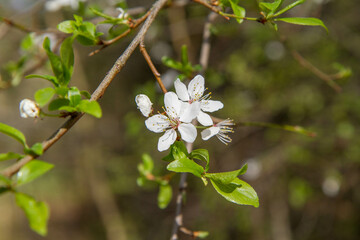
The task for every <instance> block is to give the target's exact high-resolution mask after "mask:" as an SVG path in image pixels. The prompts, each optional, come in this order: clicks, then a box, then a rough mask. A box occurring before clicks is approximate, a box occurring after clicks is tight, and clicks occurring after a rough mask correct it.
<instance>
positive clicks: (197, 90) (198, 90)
mask: <svg viewBox="0 0 360 240" xmlns="http://www.w3.org/2000/svg"><path fill="white" fill-rule="evenodd" d="M204 90H205V80H204V78H203V77H202V76H201V75H197V76H196V77H194V78H193V80H191V81H190V83H189V86H188V91H189V95H190V97H191V99H194V100H198V99H199V98H201V97H202V95H203V94H204Z"/></svg>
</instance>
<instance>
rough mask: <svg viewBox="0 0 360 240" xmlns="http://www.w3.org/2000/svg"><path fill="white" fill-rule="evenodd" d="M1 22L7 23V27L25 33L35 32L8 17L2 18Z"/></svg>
mask: <svg viewBox="0 0 360 240" xmlns="http://www.w3.org/2000/svg"><path fill="white" fill-rule="evenodd" d="M0 20H1V21H3V22H4V23H6V24H7V25H9V26H10V27H14V28H16V29H19V30H21V31H23V32H26V33H31V32H34V31H33V30H31V29H30V28H28V27H25V26H23V25H21V24H19V23H16V22H14V21H12V20H10V19H8V18H6V17H0Z"/></svg>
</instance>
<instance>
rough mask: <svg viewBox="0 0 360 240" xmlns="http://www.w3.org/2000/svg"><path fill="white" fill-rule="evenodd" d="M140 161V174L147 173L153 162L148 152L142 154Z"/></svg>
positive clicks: (150, 170) (152, 166)
mask: <svg viewBox="0 0 360 240" xmlns="http://www.w3.org/2000/svg"><path fill="white" fill-rule="evenodd" d="M141 158H142V161H143V162H142V163H140V164H139V165H138V170H139V172H140V173H141V174H143V175H147V174H149V173H151V172H152V170H153V169H154V162H153V160H152V158H151V157H150V155H149V154H143V155H142V157H141Z"/></svg>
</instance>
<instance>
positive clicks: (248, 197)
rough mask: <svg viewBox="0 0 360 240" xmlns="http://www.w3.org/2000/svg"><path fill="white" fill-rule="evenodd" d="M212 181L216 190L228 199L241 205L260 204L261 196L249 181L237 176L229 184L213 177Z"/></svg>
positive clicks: (256, 205) (255, 205)
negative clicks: (259, 196)
mask: <svg viewBox="0 0 360 240" xmlns="http://www.w3.org/2000/svg"><path fill="white" fill-rule="evenodd" d="M210 181H211V183H212V185H213V187H214V188H215V190H216V191H217V192H218V193H219V194H220V195H221V196H223V197H224V198H225V199H226V200H228V201H230V202H233V203H236V204H241V205H251V206H254V207H258V206H259V198H258V196H257V194H256V192H255V190H254V189H253V188H252V187H251V186H250V185H249V184H248V183H246V182H244V181H242V180H240V179H238V178H235V179H234V180H233V181H232V182H231V183H229V184H224V183H222V182H220V181H215V180H212V179H210Z"/></svg>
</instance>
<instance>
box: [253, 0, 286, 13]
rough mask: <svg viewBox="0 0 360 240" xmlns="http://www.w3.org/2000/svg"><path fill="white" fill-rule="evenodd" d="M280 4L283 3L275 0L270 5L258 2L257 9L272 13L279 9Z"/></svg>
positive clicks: (280, 0) (281, 0)
mask: <svg viewBox="0 0 360 240" xmlns="http://www.w3.org/2000/svg"><path fill="white" fill-rule="evenodd" d="M282 2H283V0H275V1H274V2H272V3H268V2H260V3H259V7H260V8H261V9H262V10H264V11H265V10H268V11H270V13H274V12H276V11H277V10H278V9H279V7H280V5H281V3H282ZM268 11H267V12H268Z"/></svg>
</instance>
